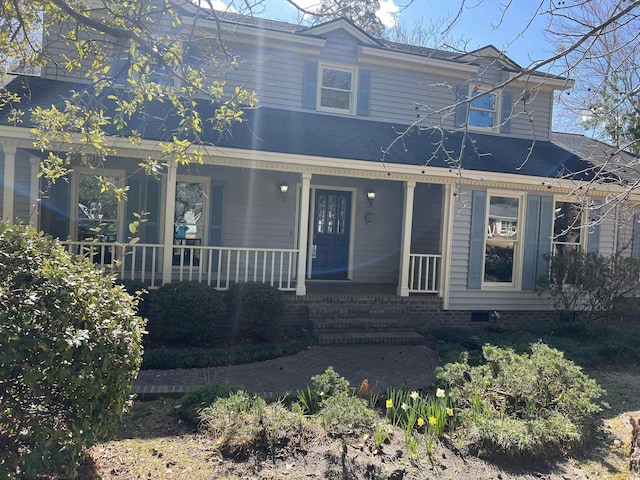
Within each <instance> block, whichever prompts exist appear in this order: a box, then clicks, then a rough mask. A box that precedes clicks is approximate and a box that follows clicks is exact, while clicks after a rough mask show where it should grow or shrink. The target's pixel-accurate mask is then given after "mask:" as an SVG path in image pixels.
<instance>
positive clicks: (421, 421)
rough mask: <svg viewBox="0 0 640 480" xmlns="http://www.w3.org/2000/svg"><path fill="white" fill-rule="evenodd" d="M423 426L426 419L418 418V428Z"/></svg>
mask: <svg viewBox="0 0 640 480" xmlns="http://www.w3.org/2000/svg"><path fill="white" fill-rule="evenodd" d="M423 425H424V418H422V417H419V418H418V426H419V427H422V426H423Z"/></svg>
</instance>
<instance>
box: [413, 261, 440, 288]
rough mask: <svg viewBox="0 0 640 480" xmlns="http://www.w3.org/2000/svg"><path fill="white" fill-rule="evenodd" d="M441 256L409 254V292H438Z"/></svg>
mask: <svg viewBox="0 0 640 480" xmlns="http://www.w3.org/2000/svg"><path fill="white" fill-rule="evenodd" d="M441 258H442V255H435V254H418V253H412V254H410V255H409V292H414V293H438V289H439V285H438V278H439V277H440V260H441Z"/></svg>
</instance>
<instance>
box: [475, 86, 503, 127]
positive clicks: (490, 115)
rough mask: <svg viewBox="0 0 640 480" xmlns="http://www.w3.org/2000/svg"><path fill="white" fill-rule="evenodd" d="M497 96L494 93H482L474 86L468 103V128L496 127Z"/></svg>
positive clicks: (482, 91)
mask: <svg viewBox="0 0 640 480" xmlns="http://www.w3.org/2000/svg"><path fill="white" fill-rule="evenodd" d="M497 111H498V96H497V95H496V94H495V93H484V90H483V89H481V88H480V87H478V86H476V87H474V88H473V89H472V91H471V102H470V103H469V127H475V128H489V129H493V128H494V127H495V126H496V119H497V118H498V115H497Z"/></svg>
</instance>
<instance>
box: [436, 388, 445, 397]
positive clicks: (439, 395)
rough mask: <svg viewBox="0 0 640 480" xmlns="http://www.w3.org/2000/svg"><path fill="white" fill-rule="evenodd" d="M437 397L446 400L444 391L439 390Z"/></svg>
mask: <svg viewBox="0 0 640 480" xmlns="http://www.w3.org/2000/svg"><path fill="white" fill-rule="evenodd" d="M436 397H438V398H444V390H443V389H441V388H439V389H437V390H436Z"/></svg>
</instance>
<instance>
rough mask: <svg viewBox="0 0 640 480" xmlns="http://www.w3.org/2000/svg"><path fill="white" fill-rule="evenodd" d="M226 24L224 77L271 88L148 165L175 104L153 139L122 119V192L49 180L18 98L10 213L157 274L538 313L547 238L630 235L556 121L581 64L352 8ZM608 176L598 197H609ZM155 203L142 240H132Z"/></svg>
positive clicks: (43, 79) (223, 20)
mask: <svg viewBox="0 0 640 480" xmlns="http://www.w3.org/2000/svg"><path fill="white" fill-rule="evenodd" d="M187 14H189V13H188V12H185V15H187ZM200 14H201V15H202V12H200ZM207 21H209V22H212V24H213V22H214V20H213V19H210V20H207V19H206V18H204V19H202V20H201V25H204V27H203V28H205V27H206V22H207ZM215 27H216V28H221V29H222V32H223V33H224V40H225V42H227V45H228V46H229V48H231V49H232V50H233V53H234V55H236V56H237V58H238V59H240V62H239V63H238V66H237V68H235V69H233V70H229V71H227V72H226V79H227V81H228V82H229V83H230V84H234V85H235V84H244V85H245V86H246V88H247V89H249V90H253V91H255V92H256V94H257V96H258V98H259V102H260V103H259V105H260V106H259V108H256V109H248V110H246V112H245V113H246V121H245V122H243V123H241V124H236V125H234V126H233V127H232V128H231V131H230V132H228V133H227V134H225V135H222V136H214V135H209V136H208V137H205V138H203V145H202V147H201V148H202V151H203V155H204V160H205V161H204V164H201V165H200V164H197V165H188V166H178V165H176V164H170V165H168V166H167V167H166V168H165V170H164V171H163V173H162V175H161V176H160V177H159V178H154V177H152V176H148V175H146V174H145V173H144V172H141V171H140V168H139V166H138V164H139V163H140V159H142V158H145V157H146V156H147V155H149V152H153V151H155V149H157V142H158V141H162V140H164V139H166V138H167V137H168V136H170V135H171V124H170V123H164V124H162V125H151V126H149V125H147V126H146V128H141V129H140V131H142V132H144V133H143V138H142V139H141V140H140V141H139V142H137V143H132V144H128V143H127V142H123V141H119V140H118V134H117V133H116V132H114V135H113V143H114V145H115V146H117V155H113V156H112V157H109V158H107V159H105V160H104V163H103V165H102V168H101V170H100V175H103V176H106V177H108V178H109V179H111V180H112V181H113V182H114V183H126V185H127V186H128V187H129V190H128V199H127V201H126V202H118V201H116V199H115V198H114V197H113V196H110V195H109V194H108V193H104V192H100V189H99V188H98V186H97V183H96V179H95V175H96V172H95V171H93V170H91V169H89V168H87V167H82V166H77V167H75V168H74V169H73V172H72V173H71V174H70V176H69V178H68V179H67V181H58V182H56V183H55V184H54V185H52V186H51V187H48V188H47V189H46V193H45V194H44V195H43V194H41V193H40V192H42V191H44V190H45V189H44V186H43V185H42V184H41V180H40V179H39V177H38V170H39V165H40V161H41V159H42V158H43V156H45V155H46V154H47V152H40V151H37V150H35V149H34V148H33V145H32V140H31V133H30V128H29V127H30V126H29V123H28V121H26V122H25V123H24V124H21V125H18V126H11V125H9V124H8V122H7V121H6V117H7V115H8V114H7V112H3V113H2V116H3V117H4V118H3V126H1V127H0V145H2V150H3V155H2V157H1V159H0V167H1V169H0V172H1V173H2V178H3V179H4V180H3V183H2V188H1V191H2V195H1V196H0V206H1V208H2V217H3V218H4V219H5V220H8V221H14V222H25V223H28V222H31V223H33V224H34V225H37V226H38V227H39V228H40V229H42V230H44V231H45V232H47V233H49V234H52V235H54V236H57V237H58V238H60V239H61V240H63V241H64V242H66V244H68V245H69V248H70V249H76V250H77V249H78V248H79V247H80V246H84V247H86V249H88V250H90V251H91V255H92V256H93V259H94V261H95V262H96V263H100V264H110V263H111V262H112V261H113V260H116V259H121V260H122V262H121V263H120V264H118V265H117V267H116V268H117V272H118V274H119V275H120V276H121V277H122V278H124V279H137V280H142V281H144V282H145V283H147V285H149V286H151V287H156V286H159V285H161V284H162V283H166V282H170V281H175V280H195V281H201V282H206V283H208V284H210V285H213V286H215V287H216V288H220V289H224V288H227V287H228V285H229V284H230V282H245V281H258V282H267V283H270V284H272V285H275V286H276V287H278V288H280V289H282V290H284V291H289V292H294V293H295V295H297V296H298V297H303V296H305V295H307V294H308V293H313V292H314V289H316V291H317V290H319V289H322V291H330V290H333V291H334V292H342V291H349V290H348V288H349V286H353V285H357V286H358V287H359V290H358V291H362V292H371V293H380V292H389V291H392V292H393V293H394V294H395V295H397V296H399V297H407V296H417V295H430V296H431V297H433V296H438V297H440V298H441V305H442V309H443V310H444V311H462V312H467V313H469V312H474V311H475V312H478V311H493V310H500V311H514V312H515V311H520V312H522V314H525V313H526V312H528V314H531V315H533V316H535V315H536V312H539V311H541V310H545V309H548V308H549V307H548V306H547V305H546V304H545V302H544V301H543V300H542V299H541V298H540V296H539V295H538V294H537V292H536V289H535V286H536V279H537V278H538V277H539V276H540V275H542V274H544V272H545V269H546V263H545V260H544V258H543V256H544V255H545V254H547V253H550V252H552V251H558V250H561V249H567V248H571V249H573V248H579V249H582V250H586V251H593V252H599V253H601V254H612V253H614V252H615V251H616V250H617V249H618V243H617V242H618V234H617V231H616V228H615V221H614V218H612V216H609V215H608V216H606V217H603V218H602V219H601V221H600V222H599V223H597V224H593V222H591V220H592V219H593V217H594V216H595V215H596V214H597V212H595V211H594V210H593V208H591V209H580V208H576V205H575V199H573V197H571V195H570V194H571V192H574V191H575V190H574V189H575V188H576V185H577V183H576V182H580V181H582V180H588V179H589V178H590V176H591V175H592V171H591V168H592V165H591V163H589V161H587V159H586V158H582V157H581V156H580V155H579V154H578V153H577V151H576V150H575V149H573V148H571V145H572V143H571V142H573V143H574V144H575V143H576V138H577V139H578V141H581V140H582V139H583V137H580V136H578V137H575V138H574V137H572V136H567V135H557V134H552V132H551V118H552V110H553V97H554V92H556V91H558V90H564V89H567V88H569V87H570V86H571V82H570V81H568V80H566V79H563V78H559V77H554V76H549V75H545V74H542V73H536V72H525V71H523V69H522V68H521V67H519V66H518V65H516V64H515V63H514V62H512V61H511V60H510V59H509V58H507V57H506V56H505V55H504V54H502V53H501V52H499V51H498V50H497V49H495V48H494V47H492V46H488V47H486V48H483V49H480V50H478V51H475V52H472V53H469V54H465V55H458V54H454V53H451V52H444V51H436V50H432V49H427V48H420V47H415V46H411V45H403V44H397V43H390V42H385V41H379V40H376V39H374V38H371V37H370V36H368V35H367V34H365V33H364V32H362V31H361V30H359V29H358V28H357V27H355V26H354V25H353V24H352V23H350V22H349V21H347V20H344V19H341V20H336V21H332V22H329V23H326V24H322V25H317V26H314V27H311V28H305V27H301V26H296V25H290V24H287V23H282V22H275V21H269V20H259V19H256V18H248V17H243V16H240V15H232V14H224V15H223V14H220V15H219V16H218V21H217V23H216V25H215ZM187 60H188V59H186V60H185V61H187ZM83 81H86V80H84V79H83V78H81V76H79V77H77V78H74V77H73V76H70V75H69V74H68V73H67V72H65V71H64V70H63V69H62V68H61V67H60V66H59V65H57V64H55V63H53V62H52V63H50V64H49V65H48V66H47V67H46V68H44V69H43V71H42V73H41V75H40V76H39V77H24V76H22V77H16V78H15V79H14V80H13V81H12V83H11V84H9V89H14V90H19V91H22V92H24V91H27V90H28V92H29V96H28V103H26V104H25V105H23V108H25V106H26V105H28V106H29V107H30V108H34V107H35V106H43V107H48V106H50V105H51V104H56V105H62V104H63V102H64V99H65V98H67V97H69V96H70V92H71V90H78V89H79V88H82V82H83ZM25 102H26V100H25ZM109 114H110V112H108V111H107V112H106V115H107V116H108V115H109ZM111 114H113V112H111ZM401 134H402V135H401ZM593 195H594V196H593V197H592V200H593V202H594V203H593V204H592V207H593V205H598V204H600V203H604V201H605V199H604V196H605V195H606V192H598V191H597V190H596V189H594V190H593ZM598 195H602V198H599V197H598ZM140 211H145V212H149V214H148V215H147V217H146V221H145V222H144V223H142V224H141V226H140V229H139V232H138V233H137V235H139V236H140V241H139V242H138V243H137V244H135V245H126V243H127V240H128V238H129V237H130V236H131V234H130V233H129V231H128V228H127V226H128V224H129V223H130V222H131V221H133V220H134V216H133V214H134V213H135V212H140ZM588 215H589V216H590V218H588V217H587V216H588ZM567 226H570V228H568V229H567ZM96 240H97V241H96ZM125 252H126V255H125Z"/></svg>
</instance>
